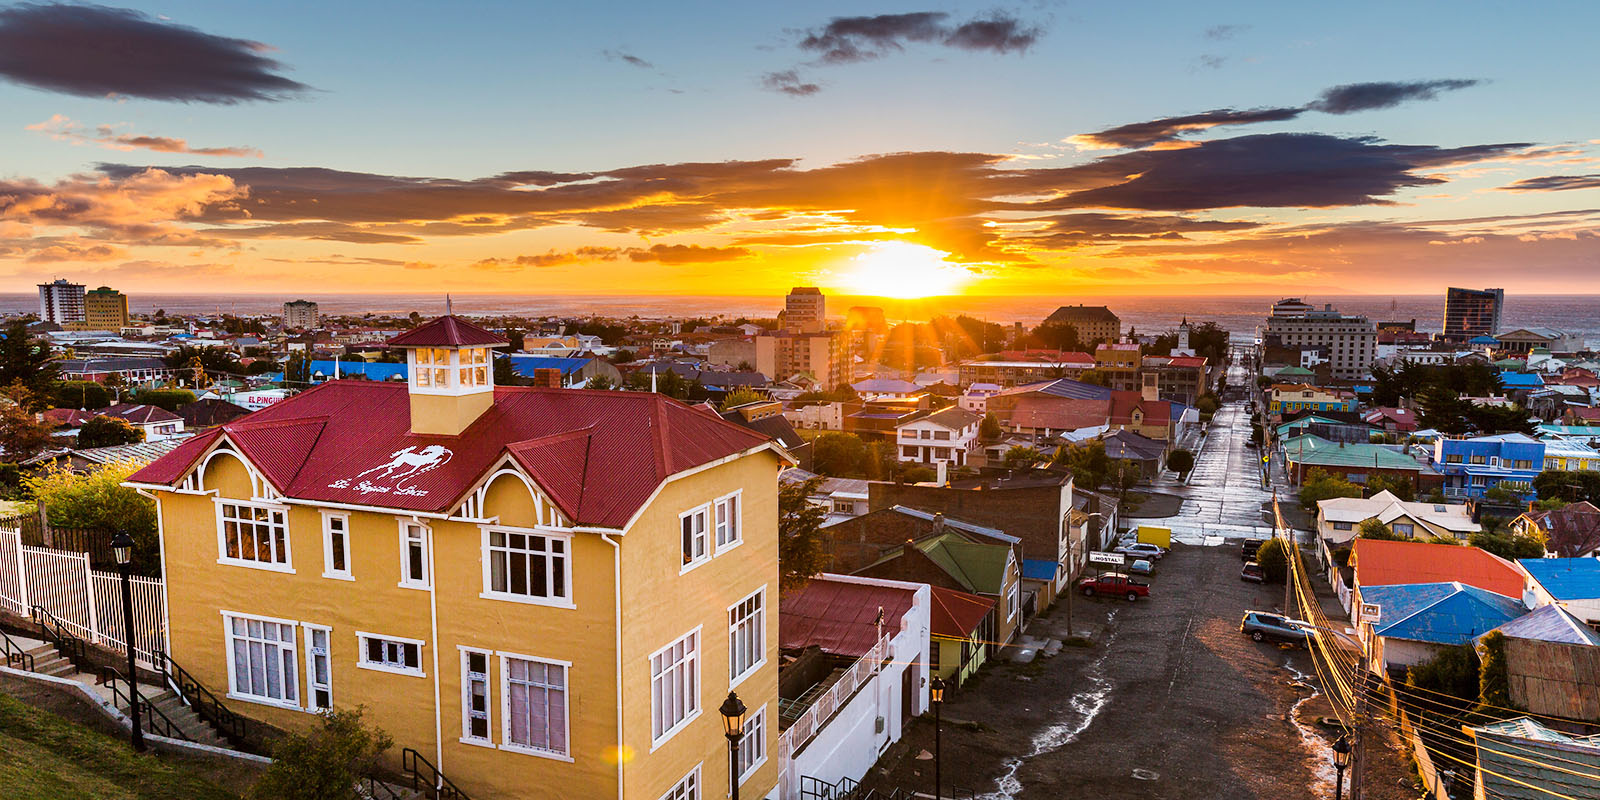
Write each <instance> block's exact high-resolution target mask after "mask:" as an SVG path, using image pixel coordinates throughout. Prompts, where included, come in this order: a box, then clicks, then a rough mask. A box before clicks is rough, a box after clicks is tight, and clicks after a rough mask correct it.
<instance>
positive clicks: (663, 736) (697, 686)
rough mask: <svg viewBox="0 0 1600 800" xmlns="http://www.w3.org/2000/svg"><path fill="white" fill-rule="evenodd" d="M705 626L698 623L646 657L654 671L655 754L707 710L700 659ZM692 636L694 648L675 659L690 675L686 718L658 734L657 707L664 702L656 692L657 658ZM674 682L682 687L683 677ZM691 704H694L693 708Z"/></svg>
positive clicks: (652, 736)
mask: <svg viewBox="0 0 1600 800" xmlns="http://www.w3.org/2000/svg"><path fill="white" fill-rule="evenodd" d="M703 627H704V626H703V625H696V626H695V627H694V629H693V630H691V631H689V632H687V633H685V634H683V635H682V636H679V637H678V638H676V639H673V640H672V641H671V642H668V643H667V645H666V646H665V647H662V648H661V649H659V650H657V651H655V652H654V653H651V654H650V656H649V657H648V658H646V659H645V668H646V669H647V670H648V671H649V673H650V724H651V728H650V752H652V753H654V752H655V751H656V750H657V749H658V748H660V747H661V746H662V745H664V744H666V743H667V742H668V741H671V739H672V737H674V736H676V735H677V734H678V732H679V731H681V730H683V729H684V728H687V727H689V724H690V723H692V722H694V721H695V720H696V719H697V718H699V716H700V714H701V712H702V711H703V710H704V708H703V707H702V705H701V703H700V694H701V691H702V690H703V689H704V688H705V682H704V680H703V674H702V672H701V669H700V666H701V664H700V658H701V655H702V653H701V650H702V649H703V648H704V647H705V638H704V636H703V635H702V633H703V632H702V630H701V628H703ZM690 637H693V638H694V649H693V650H692V651H690V650H688V649H687V648H686V649H685V653H684V657H683V660H681V661H677V662H673V663H674V664H675V665H678V664H681V665H683V666H682V669H684V670H686V671H687V672H688V675H689V683H690V687H689V688H688V690H687V691H686V692H685V696H684V704H685V707H686V709H687V710H686V712H685V713H684V715H683V718H682V719H680V720H678V721H676V722H674V723H673V724H672V725H670V726H668V727H666V728H663V729H662V730H661V732H660V733H659V734H657V733H656V731H655V719H656V707H657V706H658V705H659V704H660V700H661V698H660V697H659V696H658V695H657V693H656V677H657V676H656V671H655V660H656V657H657V656H660V655H663V654H665V653H666V652H667V651H669V650H671V649H672V648H673V647H675V646H677V645H678V644H680V643H682V642H683V641H684V640H685V639H689V638H690ZM674 685H675V686H681V685H682V681H681V679H675V680H674ZM691 705H692V707H689V706H691Z"/></svg>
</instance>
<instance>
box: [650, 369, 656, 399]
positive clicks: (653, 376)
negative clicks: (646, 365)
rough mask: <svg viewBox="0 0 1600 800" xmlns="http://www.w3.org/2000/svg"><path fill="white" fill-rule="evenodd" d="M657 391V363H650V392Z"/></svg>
mask: <svg viewBox="0 0 1600 800" xmlns="http://www.w3.org/2000/svg"><path fill="white" fill-rule="evenodd" d="M655 391H656V365H655V364H651V365H650V392H651V393H652V394H654V393H655Z"/></svg>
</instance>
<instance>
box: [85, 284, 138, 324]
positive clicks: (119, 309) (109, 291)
mask: <svg viewBox="0 0 1600 800" xmlns="http://www.w3.org/2000/svg"><path fill="white" fill-rule="evenodd" d="M83 321H84V323H85V325H86V327H87V328H88V329H89V330H92V331H120V330H122V328H123V327H124V326H126V325H127V324H128V296H127V295H125V294H123V293H122V292H119V291H117V290H116V289H113V288H111V287H110V286H102V287H100V288H98V289H95V290H93V291H90V292H85V293H84V295H83Z"/></svg>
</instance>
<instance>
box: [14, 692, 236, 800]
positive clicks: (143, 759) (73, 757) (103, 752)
mask: <svg viewBox="0 0 1600 800" xmlns="http://www.w3.org/2000/svg"><path fill="white" fill-rule="evenodd" d="M230 773H232V776H231V777H232V780H239V779H240V778H241V777H242V776H241V775H240V774H239V773H246V774H248V775H249V776H251V777H253V776H254V774H255V770H250V769H244V770H241V769H239V768H238V767H237V766H234V765H227V764H211V763H203V762H200V761H198V760H189V759H185V758H182V757H175V756H160V757H157V756H155V755H151V754H144V755H136V754H134V752H133V749H132V748H130V747H129V746H128V743H127V742H125V741H119V740H117V739H113V738H111V737H110V736H107V735H106V734H104V733H101V732H99V731H97V730H94V729H91V728H88V727H85V726H83V725H79V724H76V723H73V722H70V721H68V720H67V719H65V718H63V717H61V716H59V715H57V714H55V713H53V712H51V711H46V710H44V709H41V708H35V707H33V706H30V705H27V704H24V703H22V702H21V701H19V700H17V699H16V698H14V697H11V696H9V695H5V694H0V797H4V798H6V800H78V799H79V798H90V797H92V798H108V799H109V798H130V800H131V799H132V798H141V800H168V799H169V798H170V799H171V800H179V799H180V798H181V800H224V798H226V799H227V800H238V798H239V792H238V791H235V790H234V789H231V788H224V787H223V786H222V785H221V784H220V783H219V781H224V780H228V779H229V777H230Z"/></svg>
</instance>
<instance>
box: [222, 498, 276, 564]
mask: <svg viewBox="0 0 1600 800" xmlns="http://www.w3.org/2000/svg"><path fill="white" fill-rule="evenodd" d="M212 500H213V501H214V502H213V506H214V507H215V509H216V519H217V563H218V564H228V565H231V566H235V567H249V568H250V569H262V570H266V571H268V572H287V573H289V574H291V575H292V574H294V547H293V543H292V542H291V541H290V538H289V507H288V506H285V505H281V504H279V503H263V502H260V501H256V500H235V499H233V498H228V497H214V498H212ZM223 506H235V507H238V508H251V509H263V510H265V511H267V512H268V513H269V514H282V515H283V525H282V528H283V561H281V562H278V561H257V560H255V559H251V558H235V557H233V556H230V555H228V535H227V532H226V531H225V529H224V527H223V525H224V522H223V514H222V507H223ZM250 524H252V525H256V524H260V523H256V522H255V521H253V520H252V521H251V523H250ZM266 524H267V526H268V527H269V528H270V527H277V526H275V525H273V523H271V522H268V523H266ZM239 552H241V553H243V552H244V550H243V548H242V547H241V549H240V551H239Z"/></svg>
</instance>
